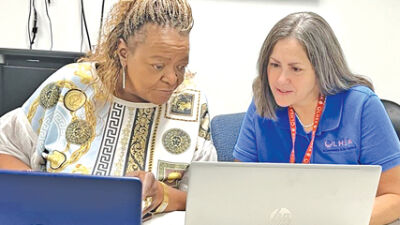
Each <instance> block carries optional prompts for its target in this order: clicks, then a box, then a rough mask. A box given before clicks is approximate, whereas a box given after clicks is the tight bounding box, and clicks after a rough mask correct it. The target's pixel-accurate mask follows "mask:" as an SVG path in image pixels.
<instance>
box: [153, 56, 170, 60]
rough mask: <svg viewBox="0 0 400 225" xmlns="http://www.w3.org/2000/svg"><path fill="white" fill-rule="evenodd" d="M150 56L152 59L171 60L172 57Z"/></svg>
mask: <svg viewBox="0 0 400 225" xmlns="http://www.w3.org/2000/svg"><path fill="white" fill-rule="evenodd" d="M150 58H152V59H166V60H171V58H169V57H164V56H158V55H153V56H150Z"/></svg>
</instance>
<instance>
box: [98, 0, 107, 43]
mask: <svg viewBox="0 0 400 225" xmlns="http://www.w3.org/2000/svg"><path fill="white" fill-rule="evenodd" d="M105 1H106V0H103V3H102V4H101V17H100V28H99V40H98V43H100V38H101V30H102V28H103V15H104V2H105Z"/></svg>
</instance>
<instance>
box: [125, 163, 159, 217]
mask: <svg viewBox="0 0 400 225" xmlns="http://www.w3.org/2000/svg"><path fill="white" fill-rule="evenodd" d="M126 176H128V177H138V178H139V179H140V181H142V200H143V201H145V202H146V201H148V200H149V199H150V200H151V201H150V202H151V204H150V205H148V206H147V207H146V208H143V212H142V215H146V214H147V213H148V212H150V211H151V210H153V209H155V208H157V207H158V206H159V205H160V204H161V202H162V201H163V198H164V193H163V187H162V185H161V183H160V182H159V181H157V180H156V178H155V177H154V175H153V173H151V172H146V171H133V172H129V173H127V174H126Z"/></svg>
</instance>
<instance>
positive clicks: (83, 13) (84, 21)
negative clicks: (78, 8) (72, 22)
mask: <svg viewBox="0 0 400 225" xmlns="http://www.w3.org/2000/svg"><path fill="white" fill-rule="evenodd" d="M81 5H82V17H83V23H84V24H85V30H86V37H87V39H88V43H89V49H90V51H92V44H91V43H90V36H89V31H88V27H87V24H86V17H85V8H84V7H83V0H81Z"/></svg>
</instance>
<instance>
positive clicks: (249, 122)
mask: <svg viewBox="0 0 400 225" xmlns="http://www.w3.org/2000/svg"><path fill="white" fill-rule="evenodd" d="M255 115H256V106H255V104H254V101H252V103H251V104H250V106H249V108H248V110H247V112H246V115H245V116H244V120H243V123H242V127H241V128H240V132H239V136H238V140H237V142H236V145H235V147H234V149H233V157H234V158H235V159H237V160H239V161H242V162H258V154H257V140H256V130H255V124H254V117H255Z"/></svg>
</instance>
